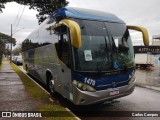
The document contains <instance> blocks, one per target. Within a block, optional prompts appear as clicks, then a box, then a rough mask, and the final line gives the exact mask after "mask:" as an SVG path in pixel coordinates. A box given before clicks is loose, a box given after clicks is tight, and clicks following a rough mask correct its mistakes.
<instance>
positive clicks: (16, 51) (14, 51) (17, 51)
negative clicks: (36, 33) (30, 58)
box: [12, 46, 22, 55]
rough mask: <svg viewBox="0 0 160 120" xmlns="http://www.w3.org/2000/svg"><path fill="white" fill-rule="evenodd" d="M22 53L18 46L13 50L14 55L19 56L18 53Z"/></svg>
mask: <svg viewBox="0 0 160 120" xmlns="http://www.w3.org/2000/svg"><path fill="white" fill-rule="evenodd" d="M21 52H22V48H21V47H20V46H18V47H16V48H15V49H14V50H13V52H12V53H13V54H14V55H19V54H20V53H21Z"/></svg>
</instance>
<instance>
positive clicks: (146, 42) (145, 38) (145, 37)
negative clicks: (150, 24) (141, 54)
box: [127, 26, 149, 46]
mask: <svg viewBox="0 0 160 120" xmlns="http://www.w3.org/2000/svg"><path fill="white" fill-rule="evenodd" d="M127 28H128V29H130V30H136V31H140V32H142V35H143V43H144V45H145V46H149V35H148V31H147V29H145V28H143V27H140V26H127Z"/></svg>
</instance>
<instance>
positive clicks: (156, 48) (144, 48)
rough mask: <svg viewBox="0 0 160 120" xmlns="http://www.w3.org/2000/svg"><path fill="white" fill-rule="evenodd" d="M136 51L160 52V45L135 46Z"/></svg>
mask: <svg viewBox="0 0 160 120" xmlns="http://www.w3.org/2000/svg"><path fill="white" fill-rule="evenodd" d="M134 53H151V54H160V46H134Z"/></svg>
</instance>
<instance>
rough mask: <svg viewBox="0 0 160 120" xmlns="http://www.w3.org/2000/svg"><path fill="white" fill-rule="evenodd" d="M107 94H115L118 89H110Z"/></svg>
mask: <svg viewBox="0 0 160 120" xmlns="http://www.w3.org/2000/svg"><path fill="white" fill-rule="evenodd" d="M109 94H110V95H117V94H119V90H118V89H111V90H110V93H109Z"/></svg>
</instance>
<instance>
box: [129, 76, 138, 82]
mask: <svg viewBox="0 0 160 120" xmlns="http://www.w3.org/2000/svg"><path fill="white" fill-rule="evenodd" d="M135 80H136V77H135V75H133V76H132V78H131V79H130V81H129V84H131V83H133V82H134V81H135Z"/></svg>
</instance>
